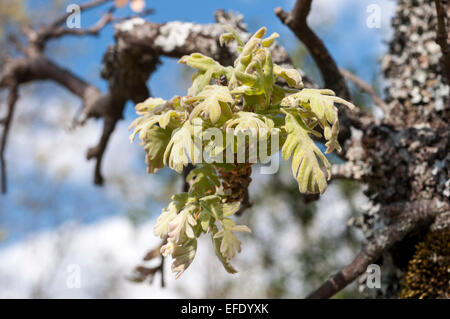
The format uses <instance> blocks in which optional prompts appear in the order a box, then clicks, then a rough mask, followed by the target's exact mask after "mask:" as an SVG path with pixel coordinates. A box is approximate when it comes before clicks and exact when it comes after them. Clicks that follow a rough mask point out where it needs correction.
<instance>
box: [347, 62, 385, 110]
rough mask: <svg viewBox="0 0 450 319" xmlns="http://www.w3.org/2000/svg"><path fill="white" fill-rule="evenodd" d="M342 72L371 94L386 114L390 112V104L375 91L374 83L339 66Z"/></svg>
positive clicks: (362, 89)
mask: <svg viewBox="0 0 450 319" xmlns="http://www.w3.org/2000/svg"><path fill="white" fill-rule="evenodd" d="M339 71H340V72H341V74H342V75H343V76H344V77H345V78H346V79H347V80H349V81H350V82H352V83H353V84H355V85H356V86H357V87H358V88H359V89H360V90H361V91H363V92H365V93H367V94H369V96H370V97H371V98H372V101H373V102H374V103H375V104H376V105H378V106H379V107H380V109H381V110H382V111H383V112H384V113H385V114H386V113H388V112H389V106H388V105H387V104H386V102H384V100H383V99H382V98H381V97H380V96H379V95H378V94H377V93H376V92H375V90H374V89H373V87H372V85H370V84H369V83H367V82H366V81H364V80H363V79H361V78H360V77H359V76H357V75H356V74H354V73H352V72H350V71H347V70H345V69H342V68H339Z"/></svg>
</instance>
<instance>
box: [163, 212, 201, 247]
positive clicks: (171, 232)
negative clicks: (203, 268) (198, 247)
mask: <svg viewBox="0 0 450 319" xmlns="http://www.w3.org/2000/svg"><path fill="white" fill-rule="evenodd" d="M198 209H199V207H198V206H197V205H195V204H193V203H190V204H189V203H188V204H187V205H186V206H185V207H184V208H183V209H182V210H181V211H180V212H179V213H178V214H177V216H175V218H174V219H172V220H171V221H170V222H169V224H168V226H167V228H168V236H169V238H168V241H171V242H174V243H175V244H178V243H180V242H181V241H183V240H185V238H190V239H193V238H195V234H194V229H193V228H192V227H193V226H195V225H197V221H196V220H195V218H194V216H193V214H194V213H195V212H196V211H198Z"/></svg>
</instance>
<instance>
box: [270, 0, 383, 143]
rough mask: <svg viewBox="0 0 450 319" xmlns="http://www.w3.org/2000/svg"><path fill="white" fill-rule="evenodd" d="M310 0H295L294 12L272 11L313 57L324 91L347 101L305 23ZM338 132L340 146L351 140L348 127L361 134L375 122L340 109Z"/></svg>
mask: <svg viewBox="0 0 450 319" xmlns="http://www.w3.org/2000/svg"><path fill="white" fill-rule="evenodd" d="M311 3H312V0H297V2H296V4H295V7H294V9H293V10H292V11H291V12H286V11H284V10H283V9H281V8H279V7H278V8H276V9H275V14H276V15H277V16H278V18H279V19H280V20H281V22H283V23H284V24H285V25H286V26H288V27H289V28H290V29H291V30H292V32H294V34H295V35H296V36H297V38H298V39H299V40H300V41H302V42H303V43H304V44H305V46H306V47H307V49H308V51H309V52H310V54H311V56H312V57H313V59H314V61H315V63H316V65H317V67H318V68H319V71H320V74H321V75H322V79H323V80H324V83H325V87H327V88H328V89H331V90H333V91H334V92H335V93H336V94H337V95H338V96H340V97H342V98H344V99H347V100H351V96H350V91H349V89H348V87H347V83H346V81H345V78H344V76H343V75H342V73H341V72H340V71H339V69H338V66H337V64H336V62H335V60H334V59H333V57H332V56H331V54H330V53H329V51H328V49H327V48H326V46H325V44H324V43H323V41H322V40H321V39H320V38H319V37H318V36H317V35H316V33H314V31H313V30H312V29H311V28H310V27H309V25H308V23H307V21H306V20H307V17H308V15H309V12H310V11H311ZM338 108H339V112H340V113H341V115H340V120H341V122H342V124H343V125H342V128H341V130H340V132H339V142H340V143H341V144H342V145H344V142H345V141H346V140H347V139H349V138H350V137H351V132H350V126H353V127H355V128H357V129H360V130H362V131H366V130H367V128H368V127H369V126H370V125H371V124H373V123H375V122H376V119H375V118H374V117H373V116H372V115H371V114H368V113H365V112H363V111H362V110H360V109H357V110H355V111H354V112H350V111H349V110H347V109H346V108H344V107H341V106H338Z"/></svg>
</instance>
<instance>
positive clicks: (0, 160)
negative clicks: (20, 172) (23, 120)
mask: <svg viewBox="0 0 450 319" xmlns="http://www.w3.org/2000/svg"><path fill="white" fill-rule="evenodd" d="M17 99H18V86H17V83H16V82H13V83H11V84H10V85H9V94H8V111H7V114H6V117H5V118H4V119H3V120H2V123H1V124H2V125H3V132H2V137H1V142H0V143H1V144H0V166H1V186H2V189H1V190H2V193H3V194H5V193H6V161H5V149H6V142H7V140H8V133H9V129H10V125H11V120H12V117H13V114H14V109H15V106H16V102H17Z"/></svg>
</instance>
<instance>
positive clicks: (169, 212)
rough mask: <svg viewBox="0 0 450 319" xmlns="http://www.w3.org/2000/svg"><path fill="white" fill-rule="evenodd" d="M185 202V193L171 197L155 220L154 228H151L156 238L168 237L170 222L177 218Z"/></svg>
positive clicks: (186, 195) (186, 197)
mask: <svg viewBox="0 0 450 319" xmlns="http://www.w3.org/2000/svg"><path fill="white" fill-rule="evenodd" d="M187 200H188V194H187V193H181V194H177V195H174V196H172V201H171V202H170V204H169V205H168V206H167V207H166V208H164V209H163V211H162V213H161V215H159V217H158V219H157V220H156V223H155V226H153V231H154V233H155V235H156V236H159V237H161V238H164V237H166V236H167V235H168V233H169V224H170V222H172V221H173V220H174V219H175V217H177V214H178V212H179V211H180V210H181V209H182V208H183V207H184V206H185V205H186V203H187Z"/></svg>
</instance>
